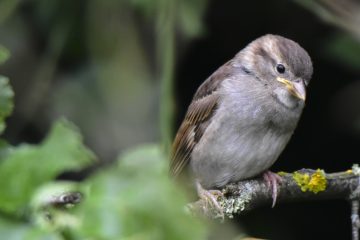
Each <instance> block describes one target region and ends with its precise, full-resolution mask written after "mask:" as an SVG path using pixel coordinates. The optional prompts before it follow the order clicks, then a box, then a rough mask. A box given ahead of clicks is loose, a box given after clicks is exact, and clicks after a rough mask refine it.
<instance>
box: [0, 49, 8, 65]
mask: <svg viewBox="0 0 360 240" xmlns="http://www.w3.org/2000/svg"><path fill="white" fill-rule="evenodd" d="M9 57H10V51H9V50H8V49H7V48H6V47H4V46H3V45H0V64H3V63H4V62H6V60H8V59H9Z"/></svg>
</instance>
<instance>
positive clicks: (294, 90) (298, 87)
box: [276, 77, 306, 101]
mask: <svg viewBox="0 0 360 240" xmlns="http://www.w3.org/2000/svg"><path fill="white" fill-rule="evenodd" d="M276 80H277V81H278V82H281V83H282V84H284V85H285V86H286V88H287V90H288V91H289V92H290V93H291V94H292V95H293V96H295V97H297V98H299V99H301V100H303V101H305V99H306V90H305V84H304V81H302V80H301V81H298V82H291V81H289V80H287V79H285V78H281V77H278V78H276Z"/></svg>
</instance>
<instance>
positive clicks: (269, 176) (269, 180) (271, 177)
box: [263, 171, 282, 207]
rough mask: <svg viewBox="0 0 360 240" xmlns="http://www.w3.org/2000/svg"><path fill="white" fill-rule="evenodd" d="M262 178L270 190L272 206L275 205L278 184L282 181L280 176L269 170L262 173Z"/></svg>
mask: <svg viewBox="0 0 360 240" xmlns="http://www.w3.org/2000/svg"><path fill="white" fill-rule="evenodd" d="M263 178H264V180H265V182H266V185H267V186H268V188H270V189H271V192H272V194H271V195H272V199H273V202H272V206H271V207H274V206H275V203H276V199H277V195H278V184H280V183H281V182H282V178H281V177H280V176H279V175H277V174H276V173H273V172H271V171H266V172H264V173H263Z"/></svg>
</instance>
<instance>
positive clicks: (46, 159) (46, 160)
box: [0, 120, 94, 213]
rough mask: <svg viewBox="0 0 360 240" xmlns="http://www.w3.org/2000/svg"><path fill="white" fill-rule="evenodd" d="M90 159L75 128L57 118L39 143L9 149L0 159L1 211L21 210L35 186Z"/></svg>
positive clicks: (83, 164) (91, 157) (16, 211)
mask: <svg viewBox="0 0 360 240" xmlns="http://www.w3.org/2000/svg"><path fill="white" fill-rule="evenodd" d="M93 159H94V155H93V153H92V152H90V151H89V150H88V149H87V148H86V147H85V146H84V145H83V143H82V137H81V135H80V133H79V131H78V129H77V128H76V127H75V126H74V125H73V124H71V123H70V122H68V121H65V120H61V121H58V122H57V123H56V124H55V125H54V126H53V128H52V130H51V132H50V134H49V135H48V136H47V137H46V139H45V141H44V142H43V143H42V144H40V145H39V146H35V145H29V144H22V145H20V146H19V147H16V148H10V149H9V150H8V151H7V154H5V157H4V158H3V159H1V160H0V189H1V195H0V208H1V210H2V211H5V212H12V213H14V212H15V213H22V212H21V211H22V210H24V207H26V206H27V205H28V204H29V202H30V199H31V196H32V194H33V193H34V191H35V189H36V188H38V187H39V186H40V185H42V184H44V183H46V182H48V181H50V180H52V179H54V178H55V177H56V176H58V175H59V174H60V173H62V172H64V171H66V170H76V169H81V168H83V167H84V166H86V165H88V164H89V163H91V161H92V160H93Z"/></svg>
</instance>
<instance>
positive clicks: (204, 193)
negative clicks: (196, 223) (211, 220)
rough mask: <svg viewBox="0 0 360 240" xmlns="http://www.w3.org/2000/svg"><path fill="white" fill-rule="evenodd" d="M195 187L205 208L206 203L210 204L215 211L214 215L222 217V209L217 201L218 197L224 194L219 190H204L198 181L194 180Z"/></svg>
mask: <svg viewBox="0 0 360 240" xmlns="http://www.w3.org/2000/svg"><path fill="white" fill-rule="evenodd" d="M196 189H197V193H198V196H199V198H200V199H202V200H203V201H204V202H205V206H206V208H207V209H208V205H210V206H211V208H212V209H213V210H215V211H216V212H215V213H216V216H218V217H220V218H222V219H224V209H223V207H222V206H221V205H220V204H219V202H218V199H219V198H223V197H224V194H223V193H222V192H221V191H220V190H206V189H204V188H203V187H202V186H201V184H200V183H199V182H198V181H197V182H196Z"/></svg>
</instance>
